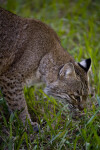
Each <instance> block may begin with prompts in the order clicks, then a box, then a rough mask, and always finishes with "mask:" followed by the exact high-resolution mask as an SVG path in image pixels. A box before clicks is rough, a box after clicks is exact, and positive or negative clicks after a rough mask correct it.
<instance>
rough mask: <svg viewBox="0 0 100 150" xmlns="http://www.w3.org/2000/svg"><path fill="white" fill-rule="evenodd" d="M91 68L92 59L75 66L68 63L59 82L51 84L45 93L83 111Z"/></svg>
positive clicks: (60, 74)
mask: <svg viewBox="0 0 100 150" xmlns="http://www.w3.org/2000/svg"><path fill="white" fill-rule="evenodd" d="M90 66H91V59H86V60H83V61H82V62H80V63H75V64H73V63H71V62H69V63H66V64H65V65H63V66H62V68H61V69H60V71H59V73H58V78H57V80H56V81H55V82H52V83H50V84H49V85H48V86H47V87H46V88H45V90H44V92H45V93H46V94H48V95H51V96H53V97H56V98H57V99H61V100H62V101H64V102H68V103H69V104H71V105H72V106H73V107H74V108H78V109H79V110H83V109H84V107H85V105H86V99H87V96H88V90H89V89H88V75H87V73H88V70H89V68H90Z"/></svg>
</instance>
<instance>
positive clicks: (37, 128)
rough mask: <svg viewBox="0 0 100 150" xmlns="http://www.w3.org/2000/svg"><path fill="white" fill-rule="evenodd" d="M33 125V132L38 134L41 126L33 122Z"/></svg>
mask: <svg viewBox="0 0 100 150" xmlns="http://www.w3.org/2000/svg"><path fill="white" fill-rule="evenodd" d="M31 125H32V127H33V131H34V132H36V133H38V132H39V129H40V125H39V124H38V123H37V122H31Z"/></svg>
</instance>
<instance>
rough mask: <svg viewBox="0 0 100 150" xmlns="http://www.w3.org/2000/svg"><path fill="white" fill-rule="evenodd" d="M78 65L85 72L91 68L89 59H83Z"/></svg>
mask: <svg viewBox="0 0 100 150" xmlns="http://www.w3.org/2000/svg"><path fill="white" fill-rule="evenodd" d="M78 64H79V66H80V67H81V68H83V69H84V70H85V71H86V72H88V71H89V68H90V66H91V58H88V59H85V60H83V61H81V62H80V63H78Z"/></svg>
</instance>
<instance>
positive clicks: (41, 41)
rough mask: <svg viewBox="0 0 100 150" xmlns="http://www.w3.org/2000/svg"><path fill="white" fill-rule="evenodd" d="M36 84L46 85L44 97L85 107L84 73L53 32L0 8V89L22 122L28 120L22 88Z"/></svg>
mask: <svg viewBox="0 0 100 150" xmlns="http://www.w3.org/2000/svg"><path fill="white" fill-rule="evenodd" d="M66 69H67V70H68V71H67V72H66ZM69 73H70V74H69ZM37 82H44V83H45V84H46V88H45V90H44V91H45V92H46V93H47V94H48V95H52V96H54V97H57V98H60V99H62V101H63V100H65V101H66V103H67V102H69V103H70V104H72V105H73V106H74V107H78V108H79V109H82V107H83V106H84V104H85V101H86V97H87V95H88V82H87V73H86V72H85V71H84V70H83V69H82V68H81V67H80V66H79V65H78V64H77V63H76V62H75V60H74V59H73V58H72V57H71V56H70V55H69V54H68V52H66V51H64V49H63V48H62V46H61V43H60V40H59V38H58V36H57V35H56V33H55V32H54V30H53V29H51V28H50V27H49V26H48V25H46V24H44V23H42V22H41V21H38V20H34V19H24V18H21V17H18V16H16V15H14V14H12V13H10V12H8V11H5V10H4V9H2V8H0V87H1V88H2V89H3V93H4V96H5V99H6V101H7V103H8V105H9V108H10V109H11V110H12V111H14V110H16V109H17V110H21V109H23V108H24V110H23V111H22V113H21V114H20V118H21V119H22V121H23V122H25V119H26V116H28V118H29V119H30V116H29V114H28V110H27V105H26V102H25V99H24V94H23V86H24V85H32V84H35V83H37ZM75 96H76V98H75ZM77 96H81V100H79V101H78V100H77ZM30 120H31V119H30Z"/></svg>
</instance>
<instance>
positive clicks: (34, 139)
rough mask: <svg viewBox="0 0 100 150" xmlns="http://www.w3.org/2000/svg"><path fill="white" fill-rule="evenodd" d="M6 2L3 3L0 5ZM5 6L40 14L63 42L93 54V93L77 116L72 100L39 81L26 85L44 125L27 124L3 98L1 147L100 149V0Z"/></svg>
mask: <svg viewBox="0 0 100 150" xmlns="http://www.w3.org/2000/svg"><path fill="white" fill-rule="evenodd" d="M0 6H1V5H0ZM2 6H3V7H4V8H6V9H8V10H10V11H12V12H14V13H16V14H18V15H20V16H24V17H31V18H36V19H39V20H41V21H43V22H45V23H47V24H49V25H50V26H51V27H52V28H54V30H55V31H56V32H57V34H58V35H59V37H60V39H61V43H62V46H63V47H64V48H65V49H66V50H67V51H68V52H69V53H70V54H71V55H72V56H73V57H74V58H75V60H76V61H77V62H78V61H81V60H82V59H85V58H89V57H91V59H92V72H91V76H90V87H91V90H92V96H89V98H88V101H87V103H88V107H87V108H86V109H84V117H77V118H76V119H72V114H71V112H69V111H68V109H67V105H65V106H63V105H62V104H61V103H60V102H57V101H56V100H55V99H54V98H52V97H48V96H47V95H45V94H44V93H43V91H42V89H43V87H40V88H37V87H36V86H34V87H31V88H29V89H28V88H26V87H25V89H24V93H25V97H26V100H27V104H28V108H29V112H30V114H31V117H32V119H33V120H35V121H37V122H38V123H39V124H40V125H41V128H42V130H40V131H39V134H37V135H36V134H35V133H34V132H33V129H32V127H31V125H30V126H29V128H28V131H27V130H26V127H23V125H22V123H21V121H20V120H19V119H18V113H17V112H14V113H11V114H9V111H8V107H7V105H6V102H5V100H4V98H3V95H2V93H1V94H0V95H1V98H0V149H1V150H6V149H9V150H12V149H15V150H19V149H28V150H31V149H32V150H55V149H57V150H66V149H67V150H99V149H100V19H99V17H100V2H99V0H95V1H92V0H87V1H84V0H76V1H74V0H72V1H70V0H57V1H56V0H54V1H50V0H47V1H46V0H42V1H40V0H34V1H32V0H23V1H22V0H16V1H14V2H13V0H8V1H7V3H5V4H2Z"/></svg>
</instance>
